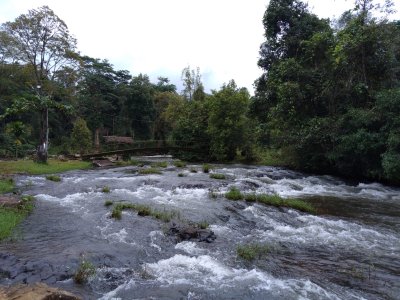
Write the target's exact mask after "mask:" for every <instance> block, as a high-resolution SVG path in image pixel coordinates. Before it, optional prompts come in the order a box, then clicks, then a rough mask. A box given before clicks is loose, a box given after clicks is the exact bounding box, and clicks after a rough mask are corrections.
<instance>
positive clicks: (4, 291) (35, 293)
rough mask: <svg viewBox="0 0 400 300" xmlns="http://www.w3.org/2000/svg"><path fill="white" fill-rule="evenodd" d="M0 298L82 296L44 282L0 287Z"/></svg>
mask: <svg viewBox="0 0 400 300" xmlns="http://www.w3.org/2000/svg"><path fill="white" fill-rule="evenodd" d="M0 299H2V300H55V299H58V300H82V298H80V297H78V296H76V295H74V294H71V293H69V292H66V291H63V290H61V289H58V288H52V287H49V286H48V285H46V284H44V283H36V284H32V285H24V284H18V285H13V286H10V287H0Z"/></svg>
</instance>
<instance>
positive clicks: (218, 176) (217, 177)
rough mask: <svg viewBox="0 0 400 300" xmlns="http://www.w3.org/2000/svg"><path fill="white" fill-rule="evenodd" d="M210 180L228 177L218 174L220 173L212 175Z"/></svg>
mask: <svg viewBox="0 0 400 300" xmlns="http://www.w3.org/2000/svg"><path fill="white" fill-rule="evenodd" d="M210 178H212V179H226V176H225V175H224V174H218V173H211V174H210Z"/></svg>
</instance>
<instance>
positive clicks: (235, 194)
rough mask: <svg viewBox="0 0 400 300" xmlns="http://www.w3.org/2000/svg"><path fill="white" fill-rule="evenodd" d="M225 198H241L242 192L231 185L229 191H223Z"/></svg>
mask: <svg viewBox="0 0 400 300" xmlns="http://www.w3.org/2000/svg"><path fill="white" fill-rule="evenodd" d="M225 198H227V199H229V200H241V199H243V195H242V193H241V192H240V191H239V189H238V188H236V187H231V189H230V190H229V192H227V193H225Z"/></svg>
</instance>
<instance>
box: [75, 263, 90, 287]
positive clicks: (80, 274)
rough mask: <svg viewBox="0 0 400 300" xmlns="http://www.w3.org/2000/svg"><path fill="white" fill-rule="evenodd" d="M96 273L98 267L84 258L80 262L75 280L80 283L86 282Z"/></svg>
mask: <svg viewBox="0 0 400 300" xmlns="http://www.w3.org/2000/svg"><path fill="white" fill-rule="evenodd" d="M95 274H96V268H95V267H94V265H93V264H92V263H91V262H90V261H87V260H82V261H81V262H80V264H79V267H78V270H76V272H75V274H74V277H73V278H74V282H75V283H78V284H84V283H86V282H87V281H88V280H89V278H90V277H92V276H94V275H95Z"/></svg>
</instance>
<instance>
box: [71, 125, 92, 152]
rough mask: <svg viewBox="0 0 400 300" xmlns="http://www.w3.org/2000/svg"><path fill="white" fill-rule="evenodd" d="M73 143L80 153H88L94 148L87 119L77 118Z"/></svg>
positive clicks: (73, 132) (73, 146)
mask: <svg viewBox="0 0 400 300" xmlns="http://www.w3.org/2000/svg"><path fill="white" fill-rule="evenodd" d="M71 145H72V148H73V149H74V150H75V151H78V152H79V153H80V154H84V153H87V152H88V151H89V150H90V149H91V148H92V133H91V132H90V130H89V128H88V127H87V125H86V121H85V120H84V119H82V118H77V119H76V120H75V122H74V128H73V129H72V133H71Z"/></svg>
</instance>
